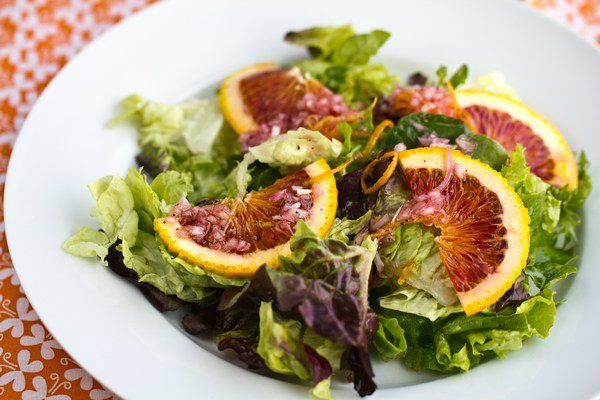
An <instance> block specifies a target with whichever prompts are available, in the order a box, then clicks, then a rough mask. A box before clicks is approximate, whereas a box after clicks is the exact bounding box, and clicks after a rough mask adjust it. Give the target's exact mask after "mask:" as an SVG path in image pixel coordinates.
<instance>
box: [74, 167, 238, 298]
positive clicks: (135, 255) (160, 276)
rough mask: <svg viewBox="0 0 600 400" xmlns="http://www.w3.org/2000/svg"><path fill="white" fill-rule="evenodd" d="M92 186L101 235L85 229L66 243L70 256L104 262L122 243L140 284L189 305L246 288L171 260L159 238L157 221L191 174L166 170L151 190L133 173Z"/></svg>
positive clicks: (186, 185) (183, 192)
mask: <svg viewBox="0 0 600 400" xmlns="http://www.w3.org/2000/svg"><path fill="white" fill-rule="evenodd" d="M89 187H90V192H91V193H92V196H93V197H94V199H95V200H96V204H95V206H94V208H93V209H92V215H93V216H94V217H96V219H97V220H98V223H99V225H100V228H101V231H95V230H93V229H91V228H80V229H79V230H78V231H77V232H76V233H75V235H73V236H72V237H71V238H69V239H67V241H66V242H65V243H64V245H63V248H64V249H65V251H67V252H69V253H71V254H74V255H77V256H81V257H93V256H94V255H97V256H98V257H99V258H100V259H101V261H103V263H105V262H104V258H105V257H106V255H107V254H108V248H109V247H110V246H112V245H113V244H115V243H117V241H119V240H120V242H121V243H120V244H119V246H118V250H119V251H121V252H122V253H123V258H124V260H123V262H124V264H125V265H126V266H127V267H128V268H131V269H132V270H134V271H135V272H136V273H137V275H138V280H139V281H140V282H147V283H149V284H151V285H152V286H154V287H156V288H157V289H159V290H160V291H161V292H163V293H165V294H168V295H176V296H177V297H179V298H180V299H182V300H184V301H189V302H201V301H204V300H205V299H206V298H207V297H208V296H212V295H213V293H214V289H213V288H222V287H225V286H241V285H243V284H244V283H245V280H243V279H230V278H225V277H221V276H218V275H211V274H209V273H207V272H205V271H204V270H203V269H202V268H200V267H197V266H193V265H191V264H188V263H186V262H185V261H183V260H181V259H179V258H176V257H174V256H172V255H171V254H169V253H168V252H167V250H166V249H165V247H164V244H163V243H162V242H161V241H160V239H159V238H158V237H157V235H156V234H155V232H154V229H153V222H154V219H155V218H159V217H162V216H164V215H165V214H166V213H167V211H168V209H169V208H170V205H172V204H174V203H176V202H178V201H179V200H180V199H181V198H182V197H185V195H186V194H187V191H188V190H190V189H191V188H192V186H191V185H190V176H189V175H188V174H182V173H179V172H175V171H167V172H164V173H162V174H159V175H158V176H157V177H156V179H155V181H154V182H153V183H152V185H151V184H149V183H148V182H147V180H146V176H145V175H143V174H142V173H141V172H140V171H138V170H135V169H130V170H129V171H128V172H127V175H126V177H125V179H122V178H120V177H118V176H109V177H104V178H102V179H99V180H97V181H95V182H93V183H91V184H90V186H89ZM154 188H156V191H155V190H154ZM105 264H106V263H105Z"/></svg>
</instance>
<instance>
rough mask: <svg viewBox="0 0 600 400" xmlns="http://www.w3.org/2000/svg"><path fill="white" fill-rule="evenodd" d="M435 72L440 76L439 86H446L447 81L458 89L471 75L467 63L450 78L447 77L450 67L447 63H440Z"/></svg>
mask: <svg viewBox="0 0 600 400" xmlns="http://www.w3.org/2000/svg"><path fill="white" fill-rule="evenodd" d="M435 74H436V75H437V77H438V86H445V85H446V82H448V83H450V85H452V87H453V88H455V89H456V88H457V87H459V86H460V85H462V84H464V83H465V82H466V81H467V78H468V77H469V67H468V66H467V65H466V64H463V65H461V66H460V67H458V69H457V70H456V71H455V72H454V73H453V74H452V76H451V77H450V79H446V78H447V77H448V67H446V66H445V65H440V66H439V68H438V69H437V71H436V72H435Z"/></svg>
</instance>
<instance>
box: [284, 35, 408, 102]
mask: <svg viewBox="0 0 600 400" xmlns="http://www.w3.org/2000/svg"><path fill="white" fill-rule="evenodd" d="M389 37H390V34H389V33H388V32H385V31H381V30H375V31H372V32H370V33H365V34H355V33H354V30H353V29H352V27H350V26H348V25H345V26H341V27H338V28H335V27H316V28H310V29H306V30H304V31H300V32H290V33H288V34H287V35H286V41H287V42H289V43H292V44H295V45H299V46H306V47H307V48H308V51H309V53H310V54H311V56H312V57H313V59H309V60H300V61H299V62H297V63H296V64H295V65H296V66H297V67H299V68H300V69H301V70H302V71H303V72H305V73H309V74H310V75H311V76H313V77H315V78H316V79H318V80H319V81H321V82H322V83H323V84H324V85H325V86H327V87H328V88H330V89H331V90H332V91H334V92H335V93H339V94H341V95H342V96H344V99H345V100H346V102H347V103H348V104H350V105H351V106H352V107H354V108H362V107H366V106H367V105H368V104H370V103H371V102H372V101H373V99H375V98H377V97H380V96H382V95H386V94H389V93H390V92H391V91H392V90H393V88H394V85H395V83H396V82H397V79H396V77H394V76H392V75H391V74H390V73H389V72H388V70H387V68H386V67H385V66H384V65H382V64H369V61H370V60H371V58H372V57H373V56H374V55H375V54H376V53H377V51H378V50H379V49H380V48H381V46H383V44H384V43H385V42H386V41H387V40H388V39H389Z"/></svg>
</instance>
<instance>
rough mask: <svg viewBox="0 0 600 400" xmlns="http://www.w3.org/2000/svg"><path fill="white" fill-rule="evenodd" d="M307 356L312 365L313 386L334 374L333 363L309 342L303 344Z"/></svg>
mask: <svg viewBox="0 0 600 400" xmlns="http://www.w3.org/2000/svg"><path fill="white" fill-rule="evenodd" d="M303 347H304V351H305V353H306V358H307V359H308V362H309V363H310V365H311V367H312V377H313V378H312V386H313V387H315V386H317V384H319V382H321V381H323V380H325V379H327V378H329V377H330V376H331V374H332V369H331V364H329V361H327V359H326V358H325V357H323V356H321V355H320V354H319V353H317V351H316V350H315V349H313V348H312V347H310V346H309V345H307V344H304V345H303Z"/></svg>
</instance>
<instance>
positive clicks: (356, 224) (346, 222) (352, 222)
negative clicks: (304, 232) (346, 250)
mask: <svg viewBox="0 0 600 400" xmlns="http://www.w3.org/2000/svg"><path fill="white" fill-rule="evenodd" d="M372 214H373V212H372V211H368V212H367V213H366V214H364V215H363V216H362V217H360V218H357V219H348V218H345V217H344V218H342V219H339V218H336V219H335V221H333V226H332V227H331V229H330V230H329V233H327V237H328V238H329V239H336V240H340V241H342V242H344V243H349V242H350V238H349V237H348V236H350V235H356V234H357V233H358V232H360V231H361V230H362V229H363V228H364V227H365V226H367V224H368V223H369V220H370V219H371V215H372Z"/></svg>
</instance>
